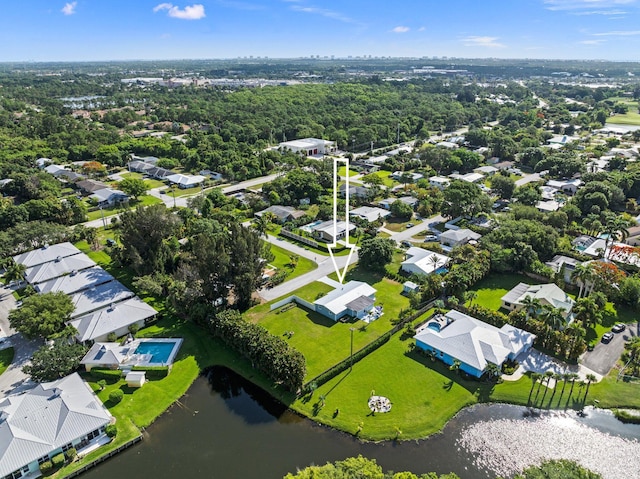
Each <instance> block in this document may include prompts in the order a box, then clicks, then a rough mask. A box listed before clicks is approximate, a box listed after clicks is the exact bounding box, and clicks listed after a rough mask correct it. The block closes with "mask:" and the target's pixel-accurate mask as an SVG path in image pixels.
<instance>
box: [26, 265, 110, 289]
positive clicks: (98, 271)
mask: <svg viewBox="0 0 640 479" xmlns="http://www.w3.org/2000/svg"><path fill="white" fill-rule="evenodd" d="M113 280H114V277H113V276H111V275H110V274H109V273H107V272H106V271H105V270H104V269H102V268H101V267H99V266H94V267H93V268H87V269H83V270H81V271H75V270H74V271H71V273H69V274H65V275H63V276H59V277H57V278H53V279H50V280H48V281H44V282H42V283H39V284H36V285H35V290H36V291H37V292H38V293H40V294H45V293H57V292H59V291H62V292H63V293H64V294H73V293H77V292H78V291H82V290H83V289H87V288H92V287H93V286H98V285H99V284H103V283H108V282H109V281H113Z"/></svg>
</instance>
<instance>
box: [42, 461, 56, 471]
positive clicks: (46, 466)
mask: <svg viewBox="0 0 640 479" xmlns="http://www.w3.org/2000/svg"><path fill="white" fill-rule="evenodd" d="M51 469H53V464H51V461H45V462H43V463H42V464H40V472H41V473H42V474H46V473H47V472H49V471H50V470H51Z"/></svg>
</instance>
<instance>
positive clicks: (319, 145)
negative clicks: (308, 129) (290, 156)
mask: <svg viewBox="0 0 640 479" xmlns="http://www.w3.org/2000/svg"><path fill="white" fill-rule="evenodd" d="M278 148H279V149H282V150H290V151H292V152H294V153H299V152H302V153H304V154H305V155H306V156H314V155H324V154H326V153H331V152H333V151H335V149H336V144H335V142H333V141H327V140H322V139H320V138H303V139H301V140H292V141H283V142H282V143H280V144H279V145H278Z"/></svg>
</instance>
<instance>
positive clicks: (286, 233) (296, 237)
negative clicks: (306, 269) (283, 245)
mask: <svg viewBox="0 0 640 479" xmlns="http://www.w3.org/2000/svg"><path fill="white" fill-rule="evenodd" d="M280 234H281V235H282V236H284V237H285V238H291V239H292V240H295V241H299V242H300V243H303V244H306V245H307V246H311V247H312V248H316V249H322V248H321V247H320V245H319V244H318V243H317V242H315V241H313V240H310V239H309V238H305V237H304V236H300V235H298V234H295V233H292V232H291V231H287V230H285V229H284V228H283V229H281V230H280Z"/></svg>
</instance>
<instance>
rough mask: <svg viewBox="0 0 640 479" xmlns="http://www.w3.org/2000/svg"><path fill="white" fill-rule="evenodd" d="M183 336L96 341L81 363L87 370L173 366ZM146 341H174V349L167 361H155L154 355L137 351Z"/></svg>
mask: <svg viewBox="0 0 640 479" xmlns="http://www.w3.org/2000/svg"><path fill="white" fill-rule="evenodd" d="M182 341H183V339H182V338H140V339H134V340H130V341H128V342H125V343H123V344H121V343H95V344H94V345H93V346H92V347H91V349H89V351H88V352H87V354H86V355H85V356H84V358H82V360H81V361H80V364H82V365H84V367H85V369H86V370H87V371H91V369H92V368H109V369H131V368H132V367H136V366H138V367H164V366H171V365H172V364H173V361H174V360H175V357H176V355H177V354H178V351H179V350H180V347H181V346H182ZM144 343H173V344H174V346H173V349H172V350H171V352H170V353H169V356H168V357H167V360H166V361H163V362H153V355H152V354H147V353H142V354H141V353H136V350H137V349H138V347H139V346H140V345H141V344H144Z"/></svg>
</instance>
